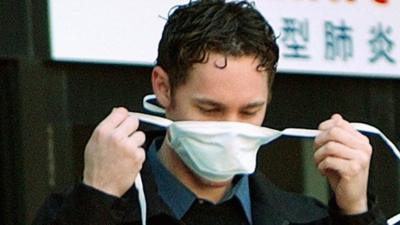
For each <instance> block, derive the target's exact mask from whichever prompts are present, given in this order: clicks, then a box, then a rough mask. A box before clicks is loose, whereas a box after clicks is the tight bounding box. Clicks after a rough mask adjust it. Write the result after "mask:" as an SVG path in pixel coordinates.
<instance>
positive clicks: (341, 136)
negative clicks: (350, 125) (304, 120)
mask: <svg viewBox="0 0 400 225" xmlns="http://www.w3.org/2000/svg"><path fill="white" fill-rule="evenodd" d="M331 141H334V142H339V143H341V144H344V145H346V146H349V147H351V148H354V149H356V148H362V147H365V146H364V145H366V144H369V141H366V140H365V138H364V137H362V135H361V136H359V135H355V134H353V133H352V132H350V131H349V130H347V129H343V128H342V127H332V128H330V129H328V130H326V131H323V132H321V133H320V134H319V135H318V136H317V137H316V138H315V141H314V148H315V149H319V148H320V147H322V146H323V145H325V144H327V143H328V142H331Z"/></svg>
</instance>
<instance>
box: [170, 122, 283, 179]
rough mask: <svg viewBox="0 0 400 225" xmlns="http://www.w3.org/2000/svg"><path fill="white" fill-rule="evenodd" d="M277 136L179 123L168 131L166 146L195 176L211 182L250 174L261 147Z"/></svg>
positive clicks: (223, 125)
mask: <svg viewBox="0 0 400 225" xmlns="http://www.w3.org/2000/svg"><path fill="white" fill-rule="evenodd" d="M279 135H280V134H279V132H278V131H275V130H272V129H268V128H261V127H257V126H254V125H251V124H246V123H239V122H208V121H182V122H174V123H172V124H171V125H170V126H169V127H168V138H167V139H169V144H170V146H171V147H172V149H174V150H175V152H176V153H177V154H178V155H179V157H180V158H181V160H182V161H183V162H184V163H185V164H186V165H187V166H188V167H189V168H190V169H191V170H192V171H193V172H194V173H195V174H197V175H198V176H200V177H202V178H204V179H206V180H208V181H212V182H222V181H227V180H230V179H232V178H233V177H234V176H235V175H237V174H250V173H253V172H254V170H255V167H256V156H257V152H258V149H259V148H260V146H261V145H262V144H265V143H267V142H269V141H271V140H274V139H275V138H277V137H278V136H279Z"/></svg>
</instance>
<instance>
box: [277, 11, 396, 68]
mask: <svg viewBox="0 0 400 225" xmlns="http://www.w3.org/2000/svg"><path fill="white" fill-rule="evenodd" d="M281 22H282V27H281V35H282V36H281V37H280V39H281V40H280V41H281V43H282V44H283V45H281V48H282V51H283V57H284V58H288V59H297V60H307V59H310V58H311V56H310V55H309V53H308V49H309V48H308V47H309V45H310V32H312V31H310V30H309V21H308V19H306V18H302V19H298V18H289V17H284V18H282V21H281ZM354 29H355V28H353V27H351V25H349V24H347V23H346V21H344V20H341V21H340V22H339V23H334V22H332V21H325V22H324V33H323V35H324V40H325V46H324V50H325V60H327V61H336V60H342V61H347V60H351V59H352V58H353V56H354V51H357V49H354V44H353V36H352V35H353V31H354ZM392 33H393V28H392V27H391V26H383V25H382V24H381V23H378V24H376V25H372V26H371V28H370V33H369V34H364V35H367V36H369V41H368V43H365V44H366V45H369V49H370V55H369V56H368V58H366V59H365V60H367V61H368V62H369V63H371V64H375V63H378V62H380V61H383V62H385V63H389V64H396V60H395V58H394V56H393V55H392V52H393V49H394V48H395V43H394V40H393V39H392V38H391V34H392ZM399 57H400V56H399Z"/></svg>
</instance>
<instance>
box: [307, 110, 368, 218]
mask: <svg viewBox="0 0 400 225" xmlns="http://www.w3.org/2000/svg"><path fill="white" fill-rule="evenodd" d="M318 129H319V130H320V131H321V133H320V134H319V135H318V136H317V137H316V138H315V142H314V149H315V154H314V160H315V162H316V164H317V166H318V169H319V171H320V173H321V174H322V175H323V176H326V177H327V179H328V182H329V184H330V186H331V188H332V190H333V191H334V192H335V196H336V203H337V205H338V206H339V208H340V209H341V210H342V212H343V214H347V215H352V214H360V213H363V212H366V211H367V210H368V205H367V201H368V199H367V186H368V174H369V165H370V161H371V155H372V147H371V145H370V143H369V140H368V138H367V137H366V136H364V135H362V134H361V133H359V132H358V131H357V130H355V129H354V128H353V127H352V126H351V124H350V123H349V122H347V121H346V120H344V119H343V118H342V117H341V116H340V115H338V114H335V115H333V116H332V117H331V119H329V120H327V121H325V122H322V123H321V124H320V125H319V128H318Z"/></svg>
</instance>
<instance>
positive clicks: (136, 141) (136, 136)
mask: <svg viewBox="0 0 400 225" xmlns="http://www.w3.org/2000/svg"><path fill="white" fill-rule="evenodd" d="M128 141H129V142H130V144H132V145H133V146H136V147H138V146H142V145H143V144H144V142H145V141H146V135H145V134H144V133H143V132H142V131H136V132H134V133H133V134H132V135H131V136H130V137H129V138H128Z"/></svg>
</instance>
